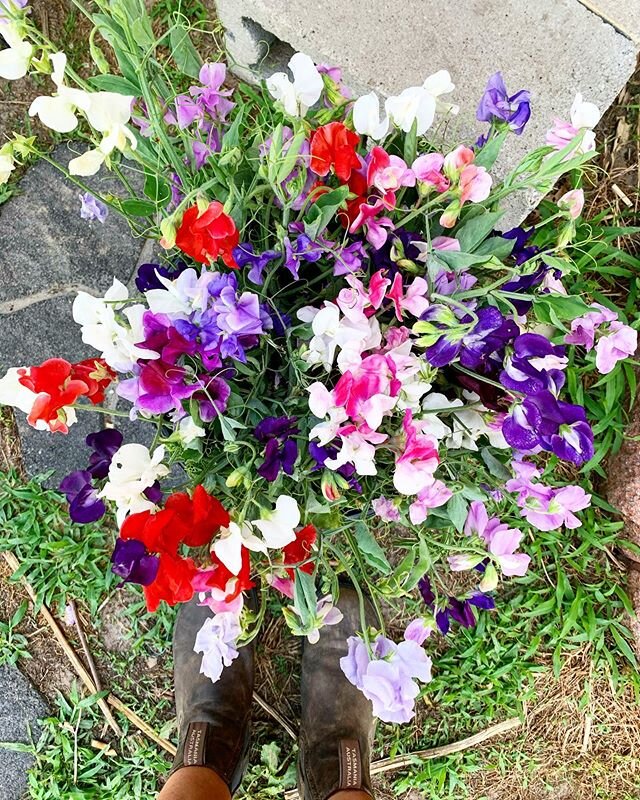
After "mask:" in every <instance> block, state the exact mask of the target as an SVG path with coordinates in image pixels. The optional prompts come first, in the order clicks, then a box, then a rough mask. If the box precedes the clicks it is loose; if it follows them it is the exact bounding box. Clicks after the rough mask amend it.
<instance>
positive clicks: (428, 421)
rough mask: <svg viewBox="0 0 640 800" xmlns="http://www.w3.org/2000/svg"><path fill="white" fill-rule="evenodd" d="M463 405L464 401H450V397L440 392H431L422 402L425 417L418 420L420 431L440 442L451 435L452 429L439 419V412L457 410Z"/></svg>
mask: <svg viewBox="0 0 640 800" xmlns="http://www.w3.org/2000/svg"><path fill="white" fill-rule="evenodd" d="M461 405H463V402H462V400H459V399H457V398H456V399H455V400H449V398H448V397H446V395H444V394H440V392H429V394H428V395H427V396H426V397H425V398H424V399H423V401H422V409H423V411H424V412H425V415H424V416H423V417H422V418H421V419H419V420H417V424H418V425H419V426H420V430H421V431H422V432H423V433H426V434H430V435H431V436H434V437H435V438H436V439H437V440H438V441H440V440H441V439H444V438H445V436H449V435H450V434H451V428H450V427H449V426H448V425H445V424H444V422H442V420H441V419H440V418H439V417H438V414H437V411H442V410H447V409H450V408H457V407H458V406H461Z"/></svg>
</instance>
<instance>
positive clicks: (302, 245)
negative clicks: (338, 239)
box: [284, 233, 323, 280]
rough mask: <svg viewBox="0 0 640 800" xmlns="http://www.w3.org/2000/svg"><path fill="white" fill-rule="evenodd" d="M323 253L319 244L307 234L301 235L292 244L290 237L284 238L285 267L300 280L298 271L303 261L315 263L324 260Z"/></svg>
mask: <svg viewBox="0 0 640 800" xmlns="http://www.w3.org/2000/svg"><path fill="white" fill-rule="evenodd" d="M322 255H323V252H322V249H321V248H320V247H319V246H318V244H317V243H316V242H314V241H312V240H311V239H310V238H309V237H308V236H307V235H306V233H301V234H299V235H298V236H297V238H296V239H295V240H294V241H293V242H292V241H291V239H290V238H289V237H288V236H285V238H284V256H285V258H284V266H285V267H286V268H287V269H288V270H289V272H290V273H291V274H292V275H293V277H294V278H295V280H298V271H299V269H300V265H301V263H302V262H303V261H306V262H308V263H314V262H316V261H319V260H320V259H321V258H322Z"/></svg>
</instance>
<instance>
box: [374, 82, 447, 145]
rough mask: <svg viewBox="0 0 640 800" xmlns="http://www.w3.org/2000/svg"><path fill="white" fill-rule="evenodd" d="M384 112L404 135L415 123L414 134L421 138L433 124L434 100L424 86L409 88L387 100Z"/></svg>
mask: <svg viewBox="0 0 640 800" xmlns="http://www.w3.org/2000/svg"><path fill="white" fill-rule="evenodd" d="M385 110H386V112H387V114H388V115H389V117H390V118H391V120H392V121H393V123H394V124H395V125H397V127H398V128H400V129H401V130H403V131H404V132H405V133H409V131H410V130H411V128H412V127H413V123H414V122H415V123H416V133H417V135H418V136H421V135H422V134H423V133H425V131H427V130H428V129H429V128H430V127H431V125H432V123H433V119H434V117H435V113H436V99H435V97H434V96H433V95H432V94H431V93H430V92H428V91H427V90H426V89H425V88H424V86H410V87H409V88H408V89H404V90H403V91H402V92H400V94H399V95H397V96H395V97H389V98H387V101H386V103H385Z"/></svg>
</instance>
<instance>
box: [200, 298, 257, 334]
mask: <svg viewBox="0 0 640 800" xmlns="http://www.w3.org/2000/svg"><path fill="white" fill-rule="evenodd" d="M212 309H213V311H214V312H215V314H216V325H217V326H218V328H219V329H220V330H221V331H223V332H226V333H230V334H235V335H237V336H249V335H257V334H261V333H264V328H263V321H262V315H261V313H260V300H259V298H258V295H257V294H253V293H252V292H243V293H242V294H241V295H240V296H238V294H237V292H236V290H235V289H233V288H232V287H231V286H227V287H225V288H224V289H222V291H221V292H220V294H219V296H218V297H217V299H216V300H215V301H214V303H213V306H212Z"/></svg>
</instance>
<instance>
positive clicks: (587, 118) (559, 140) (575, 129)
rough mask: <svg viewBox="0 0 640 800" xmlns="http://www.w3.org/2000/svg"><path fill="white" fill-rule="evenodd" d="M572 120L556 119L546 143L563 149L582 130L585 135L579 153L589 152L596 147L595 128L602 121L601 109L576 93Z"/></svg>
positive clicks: (577, 150)
mask: <svg viewBox="0 0 640 800" xmlns="http://www.w3.org/2000/svg"><path fill="white" fill-rule="evenodd" d="M570 118H571V121H570V122H566V121H563V120H560V119H556V120H554V125H555V127H553V128H552V129H551V130H550V131H548V132H547V136H546V143H547V144H548V145H550V146H551V147H555V148H556V150H562V149H563V148H564V147H566V146H567V145H568V144H569V142H570V141H571V140H572V139H575V137H576V136H577V135H578V134H579V133H580V132H581V131H582V132H583V137H582V141H581V142H580V145H579V146H578V147H577V148H576V152H577V153H589V152H591V151H592V150H595V148H596V139H595V134H594V133H593V130H592V129H593V128H595V126H596V125H597V124H598V122H599V121H600V110H599V108H598V106H596V105H595V104H594V103H587V102H584V100H583V99H582V95H581V94H580V93H578V94H576V96H575V99H574V101H573V105H572V106H571V113H570Z"/></svg>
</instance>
